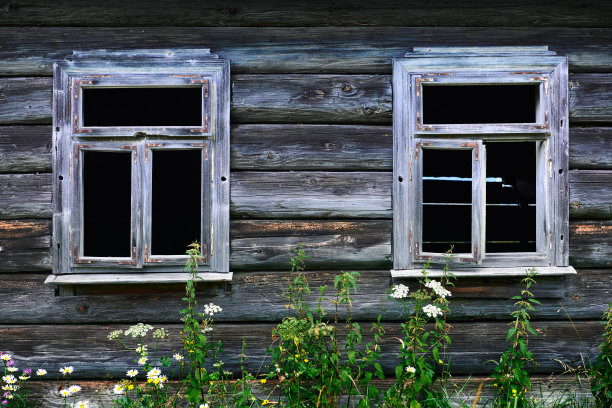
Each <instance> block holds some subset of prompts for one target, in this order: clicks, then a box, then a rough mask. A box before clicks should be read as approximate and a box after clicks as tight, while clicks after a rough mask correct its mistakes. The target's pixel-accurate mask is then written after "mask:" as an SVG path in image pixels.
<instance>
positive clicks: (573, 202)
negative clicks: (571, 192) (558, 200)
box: [570, 201, 580, 210]
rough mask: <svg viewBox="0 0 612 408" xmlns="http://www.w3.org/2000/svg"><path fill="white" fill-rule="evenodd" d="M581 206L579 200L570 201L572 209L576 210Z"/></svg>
mask: <svg viewBox="0 0 612 408" xmlns="http://www.w3.org/2000/svg"><path fill="white" fill-rule="evenodd" d="M579 207H580V202H578V201H572V202H571V203H570V208H572V209H574V210H575V209H576V208H579Z"/></svg>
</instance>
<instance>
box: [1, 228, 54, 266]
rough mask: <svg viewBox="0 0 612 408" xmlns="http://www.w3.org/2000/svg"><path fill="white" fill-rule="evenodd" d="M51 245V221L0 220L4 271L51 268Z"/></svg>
mask: <svg viewBox="0 0 612 408" xmlns="http://www.w3.org/2000/svg"><path fill="white" fill-rule="evenodd" d="M50 246H51V220H48V219H42V220H9V221H5V220H0V270H3V271H18V270H22V271H23V270H31V271H36V270H48V269H49V265H50V264H51V252H50ZM24 268H25V269H24Z"/></svg>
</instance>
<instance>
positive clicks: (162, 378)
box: [159, 375, 168, 384]
mask: <svg viewBox="0 0 612 408" xmlns="http://www.w3.org/2000/svg"><path fill="white" fill-rule="evenodd" d="M159 381H160V382H161V383H162V384H164V383H166V382H168V377H166V376H165V375H160V376H159Z"/></svg>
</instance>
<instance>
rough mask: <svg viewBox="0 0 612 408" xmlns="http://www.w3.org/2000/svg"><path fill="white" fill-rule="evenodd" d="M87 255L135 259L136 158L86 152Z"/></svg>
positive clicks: (85, 235)
mask: <svg viewBox="0 0 612 408" xmlns="http://www.w3.org/2000/svg"><path fill="white" fill-rule="evenodd" d="M82 171H83V186H82V188H83V224H82V228H83V254H84V255H85V256H95V257H128V258H129V257H131V256H132V251H131V229H132V228H131V218H132V154H131V151H129V152H99V151H91V150H86V151H84V152H83V170H82Z"/></svg>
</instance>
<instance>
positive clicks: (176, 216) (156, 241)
mask: <svg viewBox="0 0 612 408" xmlns="http://www.w3.org/2000/svg"><path fill="white" fill-rule="evenodd" d="M152 160H153V161H152V165H153V175H152V191H151V194H152V203H151V205H152V216H151V233H152V238H151V253H152V254H155V255H184V254H185V251H186V250H187V246H188V245H189V244H191V243H192V242H194V241H197V242H201V241H200V240H201V226H202V204H201V203H202V151H201V150H154V151H153V159H152Z"/></svg>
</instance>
